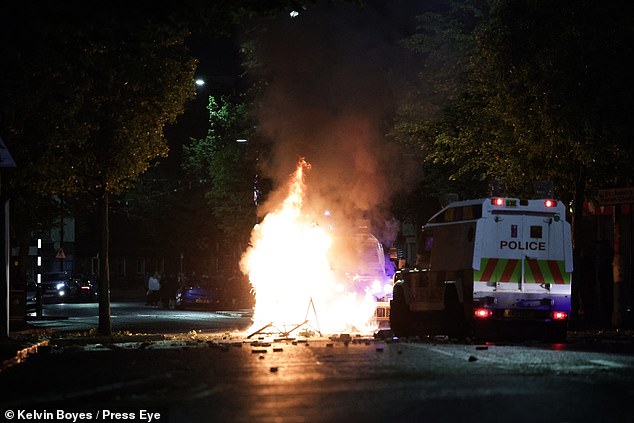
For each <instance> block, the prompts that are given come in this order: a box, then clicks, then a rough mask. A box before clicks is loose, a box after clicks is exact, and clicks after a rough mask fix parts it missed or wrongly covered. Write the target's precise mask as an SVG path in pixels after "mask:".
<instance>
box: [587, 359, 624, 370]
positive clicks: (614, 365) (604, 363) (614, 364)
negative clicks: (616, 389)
mask: <svg viewBox="0 0 634 423" xmlns="http://www.w3.org/2000/svg"><path fill="white" fill-rule="evenodd" d="M590 363H592V364H598V365H599V366H605V367H612V368H615V369H620V368H623V367H627V366H626V365H625V364H621V363H617V362H616V361H610V360H590Z"/></svg>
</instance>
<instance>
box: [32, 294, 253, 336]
mask: <svg viewBox="0 0 634 423" xmlns="http://www.w3.org/2000/svg"><path fill="white" fill-rule="evenodd" d="M110 314H111V318H112V330H113V331H114V332H122V331H126V332H131V333H161V334H164V333H182V332H189V331H192V330H196V331H204V332H209V331H214V332H218V331H226V330H235V329H244V328H246V327H247V326H249V325H250V317H251V310H233V311H222V310H220V311H215V312H214V311H209V310H204V309H194V310H175V309H163V308H160V307H152V306H147V305H145V303H144V302H130V301H117V302H113V303H111V307H110ZM42 315H43V317H41V318H37V317H34V316H29V317H28V322H29V324H31V325H32V326H35V327H39V328H48V329H54V330H56V331H61V332H81V331H87V330H90V329H92V328H96V327H97V326H98V324H99V304H97V303H67V304H44V305H43V313H42Z"/></svg>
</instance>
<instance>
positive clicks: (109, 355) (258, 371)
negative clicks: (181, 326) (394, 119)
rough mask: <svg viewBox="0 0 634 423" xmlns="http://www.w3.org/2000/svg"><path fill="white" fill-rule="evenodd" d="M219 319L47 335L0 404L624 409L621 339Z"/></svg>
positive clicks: (392, 413)
mask: <svg viewBox="0 0 634 423" xmlns="http://www.w3.org/2000/svg"><path fill="white" fill-rule="evenodd" d="M113 309H115V310H116V308H113ZM163 312H166V313H167V312H169V311H168V310H164V311H157V313H163ZM117 313H118V314H117ZM176 313H178V311H177V312H176ZM192 313H202V314H201V316H203V315H206V316H207V317H206V318H202V319H201V320H202V321H205V322H207V321H213V320H214V319H216V318H217V317H216V314H217V313H209V312H192ZM113 314H114V315H115V316H117V315H118V316H123V315H124V314H122V312H121V311H116V312H115V313H113ZM224 319H225V320H222V322H223V323H222V324H221V325H219V326H222V327H223V328H224V329H223V330H226V329H227V328H229V327H230V326H231V325H230V322H231V321H232V320H233V321H234V327H238V326H241V325H243V324H244V316H240V315H238V314H236V315H235V316H233V317H232V316H228V317H227V316H225V317H224ZM114 321H115V322H116V321H117V318H115V319H114ZM210 325H211V326H214V325H216V323H211V324H210ZM223 330H219V331H215V332H214V331H213V330H210V331H209V332H207V333H202V334H200V333H195V334H193V333H191V332H190V333H185V334H183V335H179V336H174V337H169V336H168V337H167V338H166V339H165V340H160V341H143V340H133V338H131V339H132V340H131V341H129V342H125V340H121V338H119V341H117V342H112V340H101V341H99V342H97V341H96V340H91V339H90V338H87V339H83V340H82V338H72V337H70V338H64V337H61V338H59V339H54V340H53V341H52V347H51V349H50V351H49V352H48V353H40V354H38V355H36V356H34V357H32V358H29V359H27V360H26V362H25V363H23V364H20V365H18V366H14V367H11V368H9V369H7V370H6V371H4V372H2V373H0V386H2V387H3V399H2V410H0V413H7V412H9V411H10V412H14V413H15V412H16V411H22V412H23V413H24V411H25V410H31V411H35V412H40V413H41V412H42V411H43V410H45V411H49V412H50V411H53V412H57V411H58V410H73V411H75V412H83V413H84V414H91V415H92V416H93V417H95V416H96V413H101V414H100V418H101V420H98V421H113V420H112V419H104V418H103V417H104V414H103V413H104V412H106V413H107V412H111V411H113V410H118V411H119V412H122V413H128V415H127V416H128V417H129V416H130V414H134V417H135V418H134V419H127V421H147V419H144V420H141V419H140V413H141V410H145V412H151V413H158V414H160V416H161V417H160V418H159V419H155V420H154V421H161V422H165V421H169V422H343V421H346V422H418V421H421V422H474V421H483V422H514V423H515V422H593V423H595V422H598V421H600V422H632V421H634V411H633V410H634V408H633V407H632V402H633V400H634V355H633V354H632V350H631V348H632V346H631V344H626V345H625V346H623V345H621V346H620V347H619V348H617V346H616V345H614V346H612V345H611V344H610V343H607V344H606V343H602V344H600V345H597V344H595V343H593V342H589V341H577V342H572V343H571V344H566V345H563V344H545V343H524V344H508V345H504V344H488V345H477V344H467V343H456V342H450V341H446V340H442V339H435V338H434V339H430V340H426V341H424V342H422V341H417V342H405V341H396V340H377V339H374V338H371V337H352V340H351V342H347V339H346V338H342V337H339V338H334V339H330V338H328V337H319V338H317V337H315V338H295V339H275V335H273V336H272V337H266V338H265V337H262V339H260V337H259V336H254V337H251V338H248V337H247V333H246V332H239V331H232V332H230V334H228V332H226V331H223ZM344 341H346V342H344ZM5 388H6V389H5ZM5 416H6V414H5ZM144 416H145V415H144ZM92 420H93V421H95V419H94V418H93V419H92ZM7 421H8V420H7ZM23 421H25V420H23ZM40 421H41V420H40ZM57 421H60V420H57ZM63 421H72V420H63Z"/></svg>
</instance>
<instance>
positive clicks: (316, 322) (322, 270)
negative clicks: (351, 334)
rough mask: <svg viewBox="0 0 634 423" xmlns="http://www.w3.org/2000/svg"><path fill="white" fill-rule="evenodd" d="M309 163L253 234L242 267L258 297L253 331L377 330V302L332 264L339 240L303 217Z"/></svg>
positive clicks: (301, 167) (302, 165)
mask: <svg viewBox="0 0 634 423" xmlns="http://www.w3.org/2000/svg"><path fill="white" fill-rule="evenodd" d="M309 169H310V164H308V163H307V162H306V161H305V160H304V159H303V158H302V159H300V161H299V163H298V165H297V169H296V170H295V172H294V173H293V175H292V177H291V181H290V184H289V191H288V196H287V197H286V199H285V200H284V201H283V202H282V204H281V206H280V207H279V208H278V209H277V210H275V211H273V212H271V213H269V214H267V215H266V216H265V217H264V219H263V220H262V222H261V223H259V224H258V225H256V226H255V227H254V228H253V231H252V232H251V245H250V247H249V248H248V249H247V251H246V252H245V253H244V255H243V257H242V260H241V262H240V266H241V269H242V271H243V272H244V273H245V274H248V276H249V281H250V283H251V286H252V290H253V292H254V293H255V308H254V315H253V325H252V328H251V329H252V330H257V329H261V328H263V327H264V326H266V325H269V324H273V325H274V326H275V327H276V328H279V329H280V330H289V328H292V327H295V326H297V325H301V324H302V323H305V322H306V321H309V323H308V324H309V325H310V327H311V328H312V329H316V330H318V331H321V332H325V333H337V332H343V331H353V330H357V331H366V330H371V326H368V325H369V322H370V320H371V318H372V316H373V313H374V310H375V307H376V302H375V299H374V297H373V296H372V294H371V293H369V292H366V293H364V294H359V293H356V292H354V290H352V289H351V287H347V286H346V283H345V281H343V282H342V281H338V280H337V278H336V276H335V273H334V272H333V270H332V266H331V263H329V260H328V252H329V249H330V248H331V245H332V242H333V239H332V237H331V236H330V234H329V233H328V232H327V231H326V230H325V229H323V228H321V227H320V226H318V225H317V224H316V223H315V219H313V218H311V217H310V216H308V215H306V214H304V213H303V211H302V207H303V202H304V195H305V185H304V173H305V171H306V170H309Z"/></svg>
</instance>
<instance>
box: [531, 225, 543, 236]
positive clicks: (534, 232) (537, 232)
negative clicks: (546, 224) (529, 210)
mask: <svg viewBox="0 0 634 423" xmlns="http://www.w3.org/2000/svg"><path fill="white" fill-rule="evenodd" d="M541 237H542V227H541V226H531V238H541Z"/></svg>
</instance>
